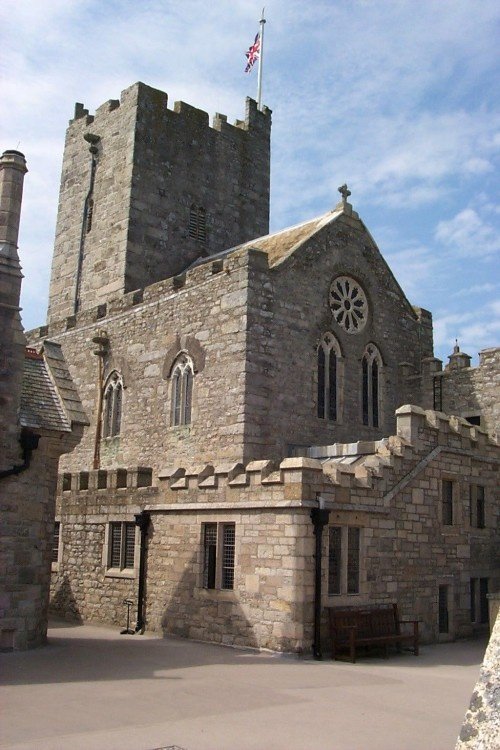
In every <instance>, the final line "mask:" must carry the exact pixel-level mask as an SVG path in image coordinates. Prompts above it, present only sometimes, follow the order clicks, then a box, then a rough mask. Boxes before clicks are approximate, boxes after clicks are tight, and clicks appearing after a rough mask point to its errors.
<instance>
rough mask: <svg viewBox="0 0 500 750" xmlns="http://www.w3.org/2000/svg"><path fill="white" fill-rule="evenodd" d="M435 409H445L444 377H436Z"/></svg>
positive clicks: (434, 382)
mask: <svg viewBox="0 0 500 750" xmlns="http://www.w3.org/2000/svg"><path fill="white" fill-rule="evenodd" d="M433 386H434V405H433V408H434V411H443V379H442V377H441V376H440V377H436V376H435V377H434V380H433Z"/></svg>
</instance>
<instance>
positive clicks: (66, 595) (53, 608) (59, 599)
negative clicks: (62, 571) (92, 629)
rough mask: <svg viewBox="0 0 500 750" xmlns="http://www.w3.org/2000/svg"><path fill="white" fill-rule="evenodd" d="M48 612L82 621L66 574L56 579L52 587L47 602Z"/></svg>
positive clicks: (73, 620) (74, 620) (72, 620)
mask: <svg viewBox="0 0 500 750" xmlns="http://www.w3.org/2000/svg"><path fill="white" fill-rule="evenodd" d="M49 614H50V615H57V616H58V617H61V618H63V619H64V620H70V621H71V622H76V623H79V624H81V623H83V618H82V616H81V614H80V610H79V609H78V605H77V603H76V599H75V596H74V594H73V589H72V588H71V584H70V582H69V579H68V576H66V575H65V576H63V577H62V579H61V580H60V581H57V583H56V585H55V587H54V593H53V595H52V596H51V597H50V602H49Z"/></svg>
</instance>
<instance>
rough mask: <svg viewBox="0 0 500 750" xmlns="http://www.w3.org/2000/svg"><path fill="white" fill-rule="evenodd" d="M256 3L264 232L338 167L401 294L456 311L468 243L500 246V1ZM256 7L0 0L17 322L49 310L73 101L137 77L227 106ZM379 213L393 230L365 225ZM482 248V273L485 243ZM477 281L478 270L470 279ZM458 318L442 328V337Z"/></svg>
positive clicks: (239, 103)
mask: <svg viewBox="0 0 500 750" xmlns="http://www.w3.org/2000/svg"><path fill="white" fill-rule="evenodd" d="M266 9H267V14H268V24H267V26H266V63H265V66H266V67H265V74H264V101H265V103H267V104H269V106H271V108H272V109H273V151H272V153H273V157H272V217H273V219H272V221H273V228H280V227H282V226H285V225H287V224H292V223H296V222H297V221H300V220H303V219H306V218H308V217H309V216H313V215H317V214H319V213H321V212H322V211H326V210H328V209H330V208H332V207H333V205H334V204H335V203H336V202H337V199H338V193H337V187H338V185H340V184H341V183H342V182H344V181H347V182H348V184H349V186H350V188H351V190H352V192H353V195H352V202H353V204H354V207H355V208H356V209H359V210H360V213H361V215H362V217H363V218H365V219H367V223H368V225H369V228H370V229H373V233H374V236H375V238H376V240H377V241H378V242H379V243H380V247H381V249H382V251H383V252H384V254H385V256H386V258H387V260H388V261H389V263H390V264H391V266H392V267H393V270H394V272H395V275H396V277H397V278H398V281H399V282H400V283H401V285H402V287H403V289H404V290H405V292H406V293H407V294H408V296H409V298H410V299H411V300H412V301H414V302H415V303H417V304H423V305H424V306H426V307H429V308H431V309H433V308H435V307H437V306H439V305H445V309H444V311H443V313H442V314H441V313H440V317H444V318H446V315H452V314H453V313H454V307H453V299H454V300H455V303H454V304H457V300H458V299H459V298H458V296H456V297H454V296H453V294H447V295H446V294H444V292H445V290H446V289H447V288H451V289H462V288H464V287H465V284H466V281H465V278H462V277H458V276H457V274H458V273H459V272H462V271H463V268H464V266H465V264H466V263H467V262H468V261H469V258H470V257H476V256H475V255H473V252H476V251H477V249H478V248H479V249H480V251H481V253H484V249H485V248H487V252H488V253H490V252H492V251H493V248H494V247H496V245H495V239H494V235H493V232H494V231H495V222H498V215H499V214H498V213H496V212H497V211H498V206H497V205H496V199H495V197H494V186H493V175H494V172H493V171H492V170H493V168H494V167H495V164H496V162H495V159H496V158H497V154H498V147H499V146H500V135H499V133H500V113H499V112H498V108H497V103H496V101H495V97H494V94H493V92H494V90H495V89H494V84H495V77H494V73H495V64H496V63H497V56H498V44H497V39H496V32H495V22H496V20H497V19H498V17H499V8H498V3H497V0H482V2H481V3H477V2H473V0H440V1H439V2H436V0H420V2H419V3H418V4H416V3H412V2H407V0H396V1H395V0H378V2H372V1H371V0H350V2H349V3H332V2H331V0H311V2H310V3H307V4H305V3H303V2H299V0H269V3H266ZM259 11H260V8H259V7H257V6H254V5H253V4H251V3H249V2H248V0H218V2H216V3H211V4H207V3H206V0H183V2H182V3H172V2H165V0H147V2H145V3H136V2H132V1H131V0H113V2H102V0H43V1H42V0H3V3H2V4H1V5H0V15H1V16H2V20H1V22H0V23H1V27H2V31H3V42H2V44H3V48H2V49H3V56H2V61H1V62H0V66H1V82H0V86H1V90H2V94H1V96H2V104H3V107H2V120H1V122H0V127H1V128H2V136H1V142H2V143H1V145H2V146H3V147H5V148H12V147H16V145H17V143H18V141H20V142H21V143H20V146H19V147H20V148H21V150H23V151H24V152H25V153H26V156H27V159H28V168H29V170H30V172H29V174H28V175H27V177H26V183H25V202H24V206H23V217H22V226H21V259H22V263H23V268H24V271H25V275H26V279H25V284H24V293H23V296H24V305H25V308H26V316H27V320H29V323H28V324H29V325H34V324H35V323H36V322H40V321H41V319H43V317H44V316H43V314H41V307H42V306H43V304H44V303H43V298H44V295H46V285H47V280H48V273H49V266H50V253H51V246H52V242H53V233H54V224H55V212H56V208H57V191H58V183H59V169H60V163H61V157H62V147H63V140H64V129H65V127H66V124H67V121H68V119H69V118H70V116H71V114H72V110H73V104H74V102H75V101H81V102H83V103H84V104H85V106H87V107H88V108H89V109H90V111H91V112H92V111H93V110H94V109H95V108H96V107H97V106H99V105H100V104H102V103H103V102H104V101H106V100H107V99H109V98H118V97H119V95H120V92H121V90H122V89H124V88H126V87H127V86H129V85H130V84H132V83H133V82H134V81H136V80H143V81H144V82H145V83H148V84H150V85H152V86H156V87H158V88H160V89H163V90H165V91H167V92H168V94H169V100H170V104H171V105H172V103H173V101H174V100H176V99H182V100H184V101H187V102H189V103H191V104H193V105H195V106H198V107H200V108H202V109H205V110H206V111H208V112H209V113H210V114H213V113H214V112H215V111H219V112H222V113H225V114H227V115H228V118H229V120H234V119H235V118H237V117H238V118H240V117H241V116H242V114H243V107H244V101H243V100H244V96H245V95H246V94H250V95H252V96H254V95H255V88H256V75H255V72H254V73H253V74H252V75H251V76H246V77H245V76H244V75H243V73H242V70H243V67H244V62H245V58H244V51H245V49H246V48H247V47H248V44H249V43H250V41H251V39H252V37H253V35H254V34H255V33H256V31H257V28H258V18H259ZM480 193H481V195H480ZM469 195H475V196H476V200H475V202H474V204H471V205H470V206H467V200H468V197H469ZM465 196H466V197H465ZM464 206H466V208H464ZM464 211H471V212H473V213H472V214H468V215H467V214H466V215H465V217H464V216H463V215H462V214H463V212H464ZM449 217H451V218H449ZM368 219H369V220H370V221H368ZM370 222H372V223H373V225H374V226H370ZM438 222H439V223H438ZM383 224H386V225H387V224H389V225H390V226H391V229H392V232H393V235H392V236H390V237H389V235H388V233H386V232H384V231H382V233H381V234H379V233H378V231H377V230H376V228H377V225H379V228H380V225H383ZM436 226H437V227H438V228H437V229H436V231H435V233H434V234H433V231H434V227H436ZM382 230H383V226H382ZM438 233H439V236H438ZM384 234H385V237H384ZM381 237H382V238H383V239H385V240H389V241H387V242H384V241H382V242H381V241H380V240H381ZM457 254H459V255H460V260H461V263H460V265H461V268H459V267H458V266H459V264H457V263H455V262H454V261H455V257H456V256H457ZM482 258H483V262H482V264H481V266H482V268H483V270H482V273H483V274H488V273H489V272H490V269H489V268H488V267H487V266H486V262H487V260H488V258H491V255H490V256H488V255H484V254H483V255H482ZM477 265H479V264H477ZM490 281H491V279H490V277H489V276H486V275H485V276H484V277H482V278H481V277H479V276H478V275H477V273H476V274H475V276H474V285H477V286H481V285H483V286H484V284H486V283H489V282H490ZM489 291H492V290H486V289H483V290H482V292H483V294H487V293H489ZM479 293H480V292H479V291H478V294H479ZM444 300H446V304H445V303H444ZM490 314H493V313H492V312H491V311H490ZM476 323H477V321H475V320H471V325H475V324H476ZM466 324H467V321H465V322H464V323H463V324H460V325H463V326H465V325H466ZM454 325H455V323H452V322H451V321H449V322H448V323H446V322H445V323H443V325H442V326H441V328H443V326H444V328H443V330H444V331H445V333H444V334H443V335H444V336H445V338H446V336H448V338H446V345H448V339H449V337H450V336H451V335H452V333H451V331H452V328H453V326H454ZM457 325H458V324H457ZM490 334H491V335H493V334H494V331H490ZM489 343H491V341H490V342H489ZM476 348H477V347H476Z"/></svg>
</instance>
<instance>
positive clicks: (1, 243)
mask: <svg viewBox="0 0 500 750" xmlns="http://www.w3.org/2000/svg"><path fill="white" fill-rule="evenodd" d="M27 171H28V170H27V169H26V160H25V158H24V156H23V154H21V153H20V152H19V151H5V152H4V153H3V154H2V156H1V157H0V373H1V377H0V456H1V458H0V468H5V467H6V466H10V465H12V463H15V462H16V461H17V460H18V459H19V444H18V430H19V425H18V410H19V404H20V399H21V382H22V374H23V363H24V347H25V345H26V340H25V337H24V332H23V328H22V325H21V317H20V314H19V313H20V307H19V300H20V296H21V280H22V278H23V275H22V273H21V265H20V263H19V256H18V254H17V239H18V236H19V219H20V217H21V200H22V197H23V183H24V175H25V174H26V172H27Z"/></svg>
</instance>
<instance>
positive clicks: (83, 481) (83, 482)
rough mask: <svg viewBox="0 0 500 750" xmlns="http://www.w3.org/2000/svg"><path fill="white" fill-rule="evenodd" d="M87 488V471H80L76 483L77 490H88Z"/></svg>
mask: <svg viewBox="0 0 500 750" xmlns="http://www.w3.org/2000/svg"><path fill="white" fill-rule="evenodd" d="M88 488H89V473H88V471H81V472H80V476H79V481H78V489H80V490H88Z"/></svg>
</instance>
